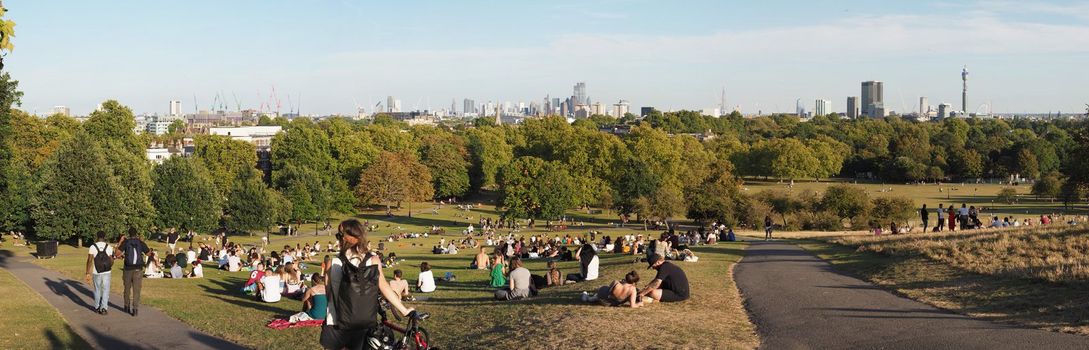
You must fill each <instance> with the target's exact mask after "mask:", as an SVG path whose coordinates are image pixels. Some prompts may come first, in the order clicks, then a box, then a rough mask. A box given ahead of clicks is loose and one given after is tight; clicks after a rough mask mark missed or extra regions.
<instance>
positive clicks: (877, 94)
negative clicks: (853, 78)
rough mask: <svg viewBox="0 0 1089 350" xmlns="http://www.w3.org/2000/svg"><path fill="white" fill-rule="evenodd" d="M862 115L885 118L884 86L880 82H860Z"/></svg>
mask: <svg viewBox="0 0 1089 350" xmlns="http://www.w3.org/2000/svg"><path fill="white" fill-rule="evenodd" d="M862 115H864V116H867V117H870V118H884V117H885V84H884V83H882V82H880V81H864V82H862Z"/></svg>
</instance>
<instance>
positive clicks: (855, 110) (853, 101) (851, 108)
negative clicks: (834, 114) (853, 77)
mask: <svg viewBox="0 0 1089 350" xmlns="http://www.w3.org/2000/svg"><path fill="white" fill-rule="evenodd" d="M859 112H860V110H859V107H858V96H848V97H847V118H848V119H857V118H858V116H859V114H860V113H859Z"/></svg>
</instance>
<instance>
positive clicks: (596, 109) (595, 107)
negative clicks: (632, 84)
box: [590, 102, 607, 115]
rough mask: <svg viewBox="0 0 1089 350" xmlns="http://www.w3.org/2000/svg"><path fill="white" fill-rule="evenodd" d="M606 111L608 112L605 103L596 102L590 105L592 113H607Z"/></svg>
mask: <svg viewBox="0 0 1089 350" xmlns="http://www.w3.org/2000/svg"><path fill="white" fill-rule="evenodd" d="M606 113H607V112H605V104H603V103H601V102H594V104H592V105H590V114H591V115H605V114H606Z"/></svg>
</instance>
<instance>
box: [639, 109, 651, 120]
mask: <svg viewBox="0 0 1089 350" xmlns="http://www.w3.org/2000/svg"><path fill="white" fill-rule="evenodd" d="M651 113H654V107H641V108H639V117H640V118H646V117H647V116H648V115H650V114H651Z"/></svg>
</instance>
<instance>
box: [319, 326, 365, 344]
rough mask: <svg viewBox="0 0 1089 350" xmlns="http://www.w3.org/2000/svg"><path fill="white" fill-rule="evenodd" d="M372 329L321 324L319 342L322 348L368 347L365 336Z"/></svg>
mask: <svg viewBox="0 0 1089 350" xmlns="http://www.w3.org/2000/svg"><path fill="white" fill-rule="evenodd" d="M371 331H372V329H370V328H367V329H339V328H336V327H334V326H330V325H323V326H321V336H320V338H319V343H320V344H321V347H322V348H324V349H337V350H339V349H344V348H348V349H369V347H366V346H365V345H366V341H367V338H368V337H369V336H370V335H371Z"/></svg>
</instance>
